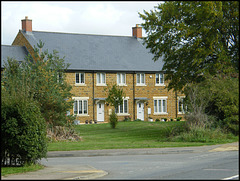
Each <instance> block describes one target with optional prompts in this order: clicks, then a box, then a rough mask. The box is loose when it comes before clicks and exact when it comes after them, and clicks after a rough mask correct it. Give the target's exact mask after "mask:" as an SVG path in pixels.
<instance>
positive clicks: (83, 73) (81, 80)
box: [75, 72, 85, 85]
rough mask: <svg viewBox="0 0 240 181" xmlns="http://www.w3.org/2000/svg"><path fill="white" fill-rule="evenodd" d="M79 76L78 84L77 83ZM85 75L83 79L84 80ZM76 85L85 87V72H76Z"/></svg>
mask: <svg viewBox="0 0 240 181" xmlns="http://www.w3.org/2000/svg"><path fill="white" fill-rule="evenodd" d="M77 75H78V79H79V80H78V82H77ZM82 75H83V78H82ZM75 85H85V72H75Z"/></svg>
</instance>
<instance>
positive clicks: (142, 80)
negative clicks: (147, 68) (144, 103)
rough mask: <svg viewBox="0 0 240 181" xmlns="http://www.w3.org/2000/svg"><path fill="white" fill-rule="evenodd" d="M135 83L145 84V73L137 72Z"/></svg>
mask: <svg viewBox="0 0 240 181" xmlns="http://www.w3.org/2000/svg"><path fill="white" fill-rule="evenodd" d="M137 85H145V74H144V73H139V74H137Z"/></svg>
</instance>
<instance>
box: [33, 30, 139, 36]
mask: <svg viewBox="0 0 240 181" xmlns="http://www.w3.org/2000/svg"><path fill="white" fill-rule="evenodd" d="M32 32H33V33H34V32H39V33H56V34H70V35H90V36H107V37H110V36H112V37H126V38H135V37H133V36H124V35H100V34H87V33H67V32H53V31H35V30H33V31H32Z"/></svg>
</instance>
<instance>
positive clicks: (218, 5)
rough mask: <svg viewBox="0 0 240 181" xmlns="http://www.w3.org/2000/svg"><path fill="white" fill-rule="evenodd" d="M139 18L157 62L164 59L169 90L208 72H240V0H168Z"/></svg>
mask: <svg viewBox="0 0 240 181" xmlns="http://www.w3.org/2000/svg"><path fill="white" fill-rule="evenodd" d="M139 15H140V17H141V18H142V19H143V20H144V23H143V24H142V27H143V28H144V29H145V30H146V33H147V37H145V38H144V42H145V44H146V45H147V48H149V49H150V52H151V53H153V55H154V58H153V59H154V61H157V60H158V59H159V58H163V61H164V66H163V70H165V71H166V73H167V76H166V79H168V80H170V83H169V86H168V88H169V89H175V90H181V89H182V88H183V87H184V86H185V85H186V84H187V83H191V82H200V81H202V80H204V77H203V75H205V74H208V73H209V74H211V75H215V74H218V73H229V72H231V73H232V72H234V73H235V72H237V73H238V72H239V2H238V1H167V2H164V3H162V4H159V5H158V6H157V7H155V9H154V10H151V11H150V12H147V11H144V13H143V14H141V13H139Z"/></svg>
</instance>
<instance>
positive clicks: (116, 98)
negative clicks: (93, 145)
mask: <svg viewBox="0 0 240 181" xmlns="http://www.w3.org/2000/svg"><path fill="white" fill-rule="evenodd" d="M123 97H124V92H123V90H122V89H120V88H119V87H117V85H116V84H114V85H113V86H112V87H111V88H110V87H109V86H108V97H107V99H106V102H107V103H109V104H110V105H111V106H113V107H114V109H113V111H112V114H111V115H110V124H111V127H112V128H115V127H116V126H117V123H118V120H117V115H116V113H115V109H116V108H117V107H118V106H119V105H122V104H123Z"/></svg>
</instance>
